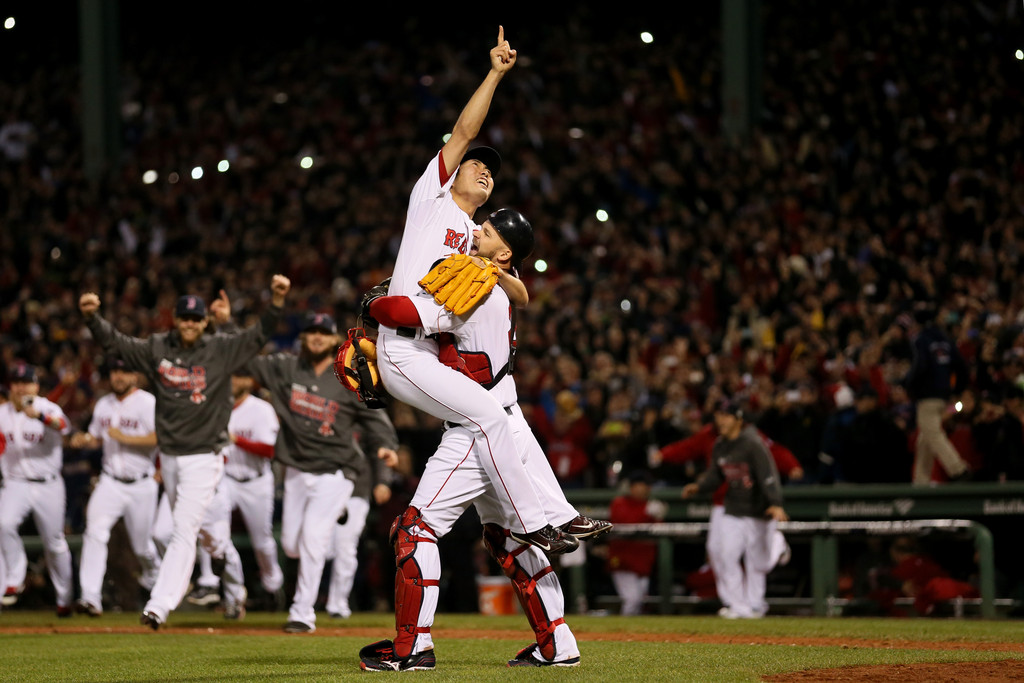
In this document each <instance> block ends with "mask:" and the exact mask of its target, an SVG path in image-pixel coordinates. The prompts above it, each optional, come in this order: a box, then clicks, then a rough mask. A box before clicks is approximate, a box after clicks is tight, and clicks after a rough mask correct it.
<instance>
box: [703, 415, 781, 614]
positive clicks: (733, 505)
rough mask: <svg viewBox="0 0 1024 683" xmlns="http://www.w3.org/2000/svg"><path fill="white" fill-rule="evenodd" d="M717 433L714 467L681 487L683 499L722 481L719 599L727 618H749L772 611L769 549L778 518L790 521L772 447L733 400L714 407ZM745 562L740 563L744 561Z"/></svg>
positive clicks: (712, 489) (704, 492)
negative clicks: (767, 593) (768, 591)
mask: <svg viewBox="0 0 1024 683" xmlns="http://www.w3.org/2000/svg"><path fill="white" fill-rule="evenodd" d="M715 426H716V427H717V428H718V433H719V435H720V436H719V437H718V440H717V441H715V445H714V447H713V448H712V450H711V467H710V468H709V469H708V471H707V473H706V474H705V476H704V477H703V478H702V479H701V480H700V481H699V482H695V483H691V484H687V485H686V486H685V487H683V497H684V498H689V497H691V496H693V495H696V494H698V493H703V494H709V493H711V492H713V491H715V490H716V489H718V487H719V486H720V485H721V484H722V483H723V482H725V483H727V484H728V488H727V489H726V493H725V501H724V502H725V514H724V515H723V517H722V521H721V527H722V528H721V534H722V548H721V551H722V552H721V555H722V558H721V573H722V576H719V577H718V579H719V580H718V582H717V585H718V591H719V595H718V597H719V599H720V600H721V601H722V603H723V604H725V605H727V607H723V608H722V610H721V611H720V612H719V615H720V616H723V617H725V618H727V619H751V618H756V617H761V616H764V614H765V613H766V612H767V611H768V604H767V602H766V601H765V588H766V584H767V577H768V572H770V571H771V570H772V568H773V566H774V560H775V556H774V555H773V553H772V549H771V540H772V538H773V536H774V532H775V525H776V522H784V521H786V520H787V519H788V516H787V515H786V511H785V510H784V509H783V507H782V486H781V484H780V482H779V472H778V470H777V469H776V468H775V461H774V460H773V459H772V456H771V454H770V453H769V452H768V448H767V447H766V446H765V445H764V442H763V441H762V440H761V438H760V436H759V435H758V433H757V429H756V427H755V426H754V425H752V424H746V423H745V422H744V420H743V410H742V409H741V408H740V406H739V405H738V404H737V403H735V402H733V401H729V400H725V401H722V402H721V403H719V405H718V406H717V407H716V409H715ZM741 563H742V564H741Z"/></svg>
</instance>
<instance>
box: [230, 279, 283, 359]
mask: <svg viewBox="0 0 1024 683" xmlns="http://www.w3.org/2000/svg"><path fill="white" fill-rule="evenodd" d="M289 289H291V281H290V280H289V279H288V278H286V277H285V276H284V275H275V276H274V277H273V279H272V280H271V282H270V294H271V298H270V306H269V307H268V308H267V310H266V311H265V312H264V313H263V315H262V316H260V323H259V325H252V326H250V327H247V328H246V329H244V330H242V331H241V332H240V333H238V334H234V335H226V336H223V335H217V336H218V338H221V339H223V341H222V342H221V343H222V344H225V346H226V347H227V348H228V349H230V351H229V352H228V353H227V356H228V357H229V358H230V359H231V364H230V370H231V371H232V372H234V371H235V370H237V369H238V368H241V367H243V366H245V364H246V363H248V362H249V360H251V359H252V358H253V357H254V356H255V355H256V354H257V353H259V352H260V349H261V348H263V345H264V344H265V343H266V341H267V339H269V338H270V337H271V335H273V334H274V330H275V329H276V327H277V323H278V321H279V320H280V319H281V315H282V313H283V309H284V302H285V296H286V295H287V294H288V290H289Z"/></svg>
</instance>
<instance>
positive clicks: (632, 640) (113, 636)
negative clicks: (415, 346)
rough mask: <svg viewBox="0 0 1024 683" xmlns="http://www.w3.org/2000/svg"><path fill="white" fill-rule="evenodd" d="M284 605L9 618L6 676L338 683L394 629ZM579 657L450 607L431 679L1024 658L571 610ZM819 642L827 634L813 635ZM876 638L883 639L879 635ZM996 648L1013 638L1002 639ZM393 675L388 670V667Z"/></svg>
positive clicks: (735, 677) (13, 614) (1005, 624)
mask: <svg viewBox="0 0 1024 683" xmlns="http://www.w3.org/2000/svg"><path fill="white" fill-rule="evenodd" d="M283 621H284V615H283V614H266V613H250V615H249V616H248V618H246V620H245V621H243V622H226V621H224V619H223V618H222V617H221V616H220V615H219V614H216V613H213V612H210V613H204V612H180V613H174V614H172V615H171V619H170V620H169V623H168V629H167V630H165V631H161V632H158V633H153V632H152V631H149V630H148V629H143V628H142V627H140V626H139V625H138V621H137V615H135V614H121V615H118V614H107V615H104V616H103V617H101V618H98V619H90V618H88V617H83V616H76V617H74V618H73V619H57V618H56V617H55V616H54V615H53V613H52V612H26V611H20V610H8V611H5V612H3V613H0V680H3V681H335V680H348V679H353V680H354V679H356V678H358V677H366V676H371V675H373V674H370V673H365V672H362V671H360V670H359V663H358V662H359V660H358V656H357V653H358V651H359V648H360V647H362V646H363V645H365V644H367V643H369V642H372V641H374V640H379V639H381V638H390V637H391V636H392V634H393V632H392V619H391V617H390V615H386V614H366V615H356V616H354V617H353V618H352V619H349V620H347V621H335V620H331V619H329V618H326V617H321V618H320V619H319V622H318V629H319V630H318V631H317V632H316V633H315V634H313V635H288V634H285V633H283V632H282V631H281V630H280V629H281V626H282V624H283ZM569 623H570V625H571V626H572V627H573V630H574V632H575V633H576V635H577V638H578V639H579V644H580V652H581V655H582V663H581V664H580V666H579V667H577V668H575V669H557V670H553V669H509V668H507V667H506V666H505V661H506V660H507V659H509V658H511V657H512V656H514V655H515V653H516V652H517V651H518V650H519V648H521V647H523V646H525V645H527V644H528V643H529V642H530V641H531V640H532V636H531V634H530V632H529V631H528V629H527V626H526V622H525V620H524V619H523V617H520V616H510V617H483V616H478V615H465V614H459V615H440V616H439V617H438V618H437V621H436V623H435V625H434V633H435V638H434V640H435V646H436V650H437V658H438V668H437V670H435V671H433V672H415V673H410V674H408V675H411V676H421V677H425V678H428V679H429V680H433V681H492V680H556V679H557V680H566V681H634V680H636V681H639V680H643V681H757V680H759V679H760V677H762V676H765V675H771V674H778V673H783V672H788V671H797V670H801V669H813V668H823V667H839V666H850V665H859V664H911V663H915V662H962V661H993V660H1005V659H1024V645H1021V646H1019V647H1018V645H1019V644H1020V642H1021V638H1020V635H1021V626H1020V623H1019V622H1013V621H979V620H970V619H965V620H931V619H905V620H897V619H887V620H884V619H852V618H845V619H839V618H836V619H815V618H803V617H769V618H767V619H763V620H759V621H723V620H721V619H718V618H716V617H703V616H701V617H695V616H667V617H663V616H649V617H634V618H624V617H584V616H575V615H573V616H570V617H569ZM815 639H827V640H825V641H823V642H820V643H819V642H816V641H815ZM868 641H883V642H882V643H880V644H878V643H869V642H868ZM996 644H1003V645H1002V646H1000V645H996ZM384 675H388V674H384Z"/></svg>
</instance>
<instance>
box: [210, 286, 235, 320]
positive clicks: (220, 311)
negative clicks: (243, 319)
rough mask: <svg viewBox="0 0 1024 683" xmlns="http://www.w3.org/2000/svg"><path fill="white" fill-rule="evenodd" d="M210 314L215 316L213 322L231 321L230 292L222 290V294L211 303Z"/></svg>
mask: <svg viewBox="0 0 1024 683" xmlns="http://www.w3.org/2000/svg"><path fill="white" fill-rule="evenodd" d="M210 315H212V316H213V322H214V323H216V324H217V325H223V324H224V323H227V322H231V300H230V299H228V293H227V292H225V291H224V290H223V289H222V290H220V296H218V297H217V298H216V299H214V300H213V303H211V304H210Z"/></svg>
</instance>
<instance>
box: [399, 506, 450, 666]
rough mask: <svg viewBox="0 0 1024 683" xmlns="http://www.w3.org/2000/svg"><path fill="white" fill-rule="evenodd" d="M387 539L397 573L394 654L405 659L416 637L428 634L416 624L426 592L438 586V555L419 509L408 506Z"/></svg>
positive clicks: (434, 541) (432, 534) (425, 628)
mask: <svg viewBox="0 0 1024 683" xmlns="http://www.w3.org/2000/svg"><path fill="white" fill-rule="evenodd" d="M389 537H390V540H391V544H392V545H393V546H394V548H395V568H396V570H397V571H396V572H395V632H396V634H395V655H396V656H398V657H408V656H409V655H410V654H412V648H413V645H414V644H415V642H416V636H417V635H418V634H421V633H430V627H429V626H420V625H419V618H420V611H421V608H422V607H423V602H424V593H425V589H426V588H429V587H435V588H436V587H437V586H439V585H440V578H441V576H440V574H441V571H440V570H441V563H440V559H439V557H438V552H437V535H436V534H435V533H434V531H433V530H432V529H431V528H430V527H429V526H427V524H426V523H425V522H424V521H423V518H422V516H421V515H420V511H419V510H417V509H416V508H414V507H408V508H406V509H405V512H403V513H402V514H401V515H399V516H398V517H396V518H395V521H394V522H392V523H391V531H390V534H389ZM420 544H423V547H420ZM417 556H419V557H417Z"/></svg>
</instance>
